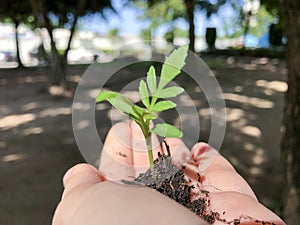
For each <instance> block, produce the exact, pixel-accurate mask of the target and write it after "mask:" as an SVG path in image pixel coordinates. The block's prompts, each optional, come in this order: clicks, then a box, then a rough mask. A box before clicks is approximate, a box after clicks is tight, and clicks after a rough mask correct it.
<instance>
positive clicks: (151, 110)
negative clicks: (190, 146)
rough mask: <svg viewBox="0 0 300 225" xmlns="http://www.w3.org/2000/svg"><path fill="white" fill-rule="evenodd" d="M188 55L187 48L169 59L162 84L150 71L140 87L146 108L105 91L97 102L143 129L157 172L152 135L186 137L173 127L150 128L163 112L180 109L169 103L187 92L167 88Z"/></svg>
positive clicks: (166, 125)
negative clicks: (124, 116) (119, 112)
mask: <svg viewBox="0 0 300 225" xmlns="http://www.w3.org/2000/svg"><path fill="white" fill-rule="evenodd" d="M187 52H188V47H187V46H184V47H180V48H178V49H176V50H174V51H173V52H172V53H171V55H170V56H169V57H167V58H166V60H165V62H164V64H163V66H162V69H161V74H160V77H159V79H158V81H157V79H156V72H155V68H154V67H153V66H151V67H150V68H149V70H148V72H147V77H146V82H145V81H144V80H141V81H140V83H139V95H140V99H141V101H142V103H143V105H144V107H140V106H138V105H137V104H135V103H134V102H133V101H132V100H131V99H129V98H127V97H126V96H124V95H122V94H120V93H118V92H114V91H101V92H100V93H99V94H98V96H97V98H96V102H102V101H105V100H106V101H108V102H109V103H111V104H112V105H113V106H114V107H115V108H116V109H118V110H119V111H121V112H123V113H125V114H126V115H128V116H129V118H130V119H132V120H133V121H135V122H136V123H137V124H138V125H139V126H140V128H141V130H142V132H143V135H144V137H145V140H146V146H147V150H148V157H149V164H150V168H151V169H153V168H154V161H153V153H152V142H151V134H152V133H155V134H157V135H159V136H161V137H175V138H181V137H182V132H181V131H180V130H179V129H177V128H176V127H175V126H173V125H171V124H168V123H158V124H155V125H154V127H153V128H150V122H151V121H152V120H154V119H156V118H157V117H158V113H159V112H162V111H165V110H168V109H172V108H175V107H176V104H175V103H174V102H172V101H171V100H167V99H170V98H173V97H176V96H178V95H179V94H181V93H182V92H183V91H184V89H183V88H181V87H177V86H169V87H167V84H169V83H170V82H171V81H172V80H173V79H174V78H175V77H176V76H178V75H179V74H180V71H181V69H182V67H183V66H184V65H185V58H186V57H187ZM149 93H150V94H149Z"/></svg>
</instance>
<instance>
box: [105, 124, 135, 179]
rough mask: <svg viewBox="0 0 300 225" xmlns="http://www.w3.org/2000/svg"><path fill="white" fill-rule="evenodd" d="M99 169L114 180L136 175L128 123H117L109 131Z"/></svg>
mask: <svg viewBox="0 0 300 225" xmlns="http://www.w3.org/2000/svg"><path fill="white" fill-rule="evenodd" d="M99 170H100V171H101V172H102V173H103V174H104V175H105V177H106V178H107V179H108V180H112V181H117V180H121V179H127V178H128V177H129V176H133V175H134V170H133V154H132V150H131V135H130V126H129V124H128V123H117V124H115V125H114V126H113V127H112V128H111V129H110V131H109V132H108V134H107V137H106V139H105V142H104V146H103V149H102V152H101V159H100V166H99Z"/></svg>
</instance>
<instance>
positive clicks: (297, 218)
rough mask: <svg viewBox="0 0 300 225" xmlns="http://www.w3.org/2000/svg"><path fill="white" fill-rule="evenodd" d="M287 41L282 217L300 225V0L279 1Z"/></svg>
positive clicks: (288, 221)
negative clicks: (280, 2)
mask: <svg viewBox="0 0 300 225" xmlns="http://www.w3.org/2000/svg"><path fill="white" fill-rule="evenodd" d="M282 4H283V5H282V8H283V17H284V19H285V28H286V35H287V38H288V44H287V48H288V55H287V68H288V78H287V83H288V90H287V92H286V95H285V106H284V117H283V136H282V146H281V147H282V158H283V163H284V169H285V179H286V180H285V190H284V204H283V205H284V206H283V217H284V219H285V221H286V223H287V224H300V0H290V1H282Z"/></svg>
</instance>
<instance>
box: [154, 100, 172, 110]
mask: <svg viewBox="0 0 300 225" xmlns="http://www.w3.org/2000/svg"><path fill="white" fill-rule="evenodd" d="M175 107H176V104H175V103H174V102H172V101H160V102H158V103H156V104H155V105H154V107H153V109H152V111H153V112H161V111H164V110H168V109H172V108H175Z"/></svg>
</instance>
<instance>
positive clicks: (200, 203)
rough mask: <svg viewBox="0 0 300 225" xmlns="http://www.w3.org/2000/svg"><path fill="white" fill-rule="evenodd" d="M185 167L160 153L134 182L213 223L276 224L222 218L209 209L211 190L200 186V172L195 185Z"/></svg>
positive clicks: (240, 218)
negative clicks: (176, 164) (185, 171)
mask: <svg viewBox="0 0 300 225" xmlns="http://www.w3.org/2000/svg"><path fill="white" fill-rule="evenodd" d="M183 169H184V168H181V169H179V168H178V167H177V166H175V165H174V164H173V163H172V157H171V155H162V154H160V153H159V154H158V158H157V159H156V160H155V161H154V168H153V169H148V170H147V171H146V172H145V173H141V174H139V176H138V177H136V178H135V179H134V183H135V184H139V185H143V186H147V187H150V188H152V189H155V190H157V191H158V192H160V193H162V194H164V195H166V196H168V197H169V198H171V199H173V200H175V201H176V202H177V203H179V204H181V205H183V206H185V207H186V208H188V209H189V210H191V211H192V212H194V213H195V214H196V215H198V216H200V217H201V218H202V219H204V220H205V221H206V222H207V223H209V224H213V223H214V222H215V221H221V222H224V223H226V224H233V225H238V224H241V220H242V219H250V220H253V221H255V223H257V224H264V225H276V224H275V223H270V222H265V221H259V220H256V219H254V218H250V217H245V216H240V217H239V218H236V219H234V220H233V221H227V220H226V219H223V218H221V215H220V213H219V212H214V211H212V210H210V209H209V208H210V196H209V191H206V190H203V189H201V188H200V174H199V185H197V187H195V186H194V185H192V184H191V180H190V179H189V178H188V177H187V176H186V175H185V174H184V172H183ZM224 214H225V212H223V215H224Z"/></svg>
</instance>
